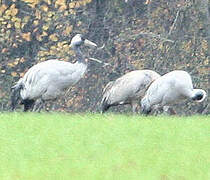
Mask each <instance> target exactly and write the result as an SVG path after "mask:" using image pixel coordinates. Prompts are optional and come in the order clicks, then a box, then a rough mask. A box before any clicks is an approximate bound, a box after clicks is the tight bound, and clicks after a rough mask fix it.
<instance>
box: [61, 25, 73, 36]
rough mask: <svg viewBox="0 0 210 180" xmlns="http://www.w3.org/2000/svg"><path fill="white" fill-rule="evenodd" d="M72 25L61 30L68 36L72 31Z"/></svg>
mask: <svg viewBox="0 0 210 180" xmlns="http://www.w3.org/2000/svg"><path fill="white" fill-rule="evenodd" d="M72 29H73V26H67V27H66V29H65V30H64V31H63V35H65V36H68V35H69V34H70V33H71V32H72Z"/></svg>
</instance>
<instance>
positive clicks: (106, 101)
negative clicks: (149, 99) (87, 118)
mask: <svg viewBox="0 0 210 180" xmlns="http://www.w3.org/2000/svg"><path fill="white" fill-rule="evenodd" d="M159 77H160V75H159V74H158V73H156V72H155V71H152V70H134V71H131V72H128V73H126V74H125V75H123V76H121V77H119V78H118V79H116V80H115V81H110V82H109V83H108V84H107V85H106V86H105V88H104V89H103V97H102V101H101V112H102V113H104V112H105V111H107V110H108V109H109V108H110V107H111V106H117V105H125V104H130V105H131V107H132V111H133V113H135V112H137V108H138V106H139V102H140V100H141V98H142V97H143V96H144V93H145V91H146V90H147V88H148V87H149V85H150V84H151V83H152V82H153V81H154V80H156V79H157V78H159Z"/></svg>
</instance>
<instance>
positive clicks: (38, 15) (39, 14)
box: [35, 10, 42, 19]
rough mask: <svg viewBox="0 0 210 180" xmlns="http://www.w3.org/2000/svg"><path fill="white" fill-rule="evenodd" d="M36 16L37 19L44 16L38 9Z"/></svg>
mask: <svg viewBox="0 0 210 180" xmlns="http://www.w3.org/2000/svg"><path fill="white" fill-rule="evenodd" d="M35 16H36V18H37V19H41V18H42V16H41V12H40V11H39V10H36V12H35Z"/></svg>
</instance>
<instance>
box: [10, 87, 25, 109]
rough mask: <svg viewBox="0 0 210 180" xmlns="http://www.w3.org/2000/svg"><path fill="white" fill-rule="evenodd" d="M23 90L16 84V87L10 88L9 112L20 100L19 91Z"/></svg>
mask: <svg viewBox="0 0 210 180" xmlns="http://www.w3.org/2000/svg"><path fill="white" fill-rule="evenodd" d="M21 89H23V84H22V83H17V84H16V85H14V86H12V87H11V90H12V92H11V110H12V111H14V110H15V108H16V106H17V104H18V102H19V100H20V99H21V96H20V91H21Z"/></svg>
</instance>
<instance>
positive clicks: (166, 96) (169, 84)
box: [141, 70, 206, 114]
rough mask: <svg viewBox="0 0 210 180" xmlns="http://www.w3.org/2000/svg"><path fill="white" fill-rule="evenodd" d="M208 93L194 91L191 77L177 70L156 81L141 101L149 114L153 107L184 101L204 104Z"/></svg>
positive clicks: (144, 111) (198, 90) (199, 90)
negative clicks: (190, 100)
mask: <svg viewBox="0 0 210 180" xmlns="http://www.w3.org/2000/svg"><path fill="white" fill-rule="evenodd" d="M205 97H206V92H205V91H204V90H202V89H194V88H193V84H192V80H191V76H190V75H189V74H188V73H187V72H186V71H181V70H175V71H172V72H169V73H167V74H165V75H163V76H161V77H160V78H158V79H157V80H155V81H154V82H153V83H152V84H151V85H150V87H149V88H148V90H147V92H146V94H145V97H144V98H143V99H142V101H141V106H142V110H143V113H145V114H148V113H150V111H151V110H152V107H153V106H155V105H158V106H160V107H163V106H166V105H171V104H174V103H177V102H179V101H181V100H183V99H187V98H189V99H192V100H193V101H197V102H202V101H203V100H204V99H205Z"/></svg>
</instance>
